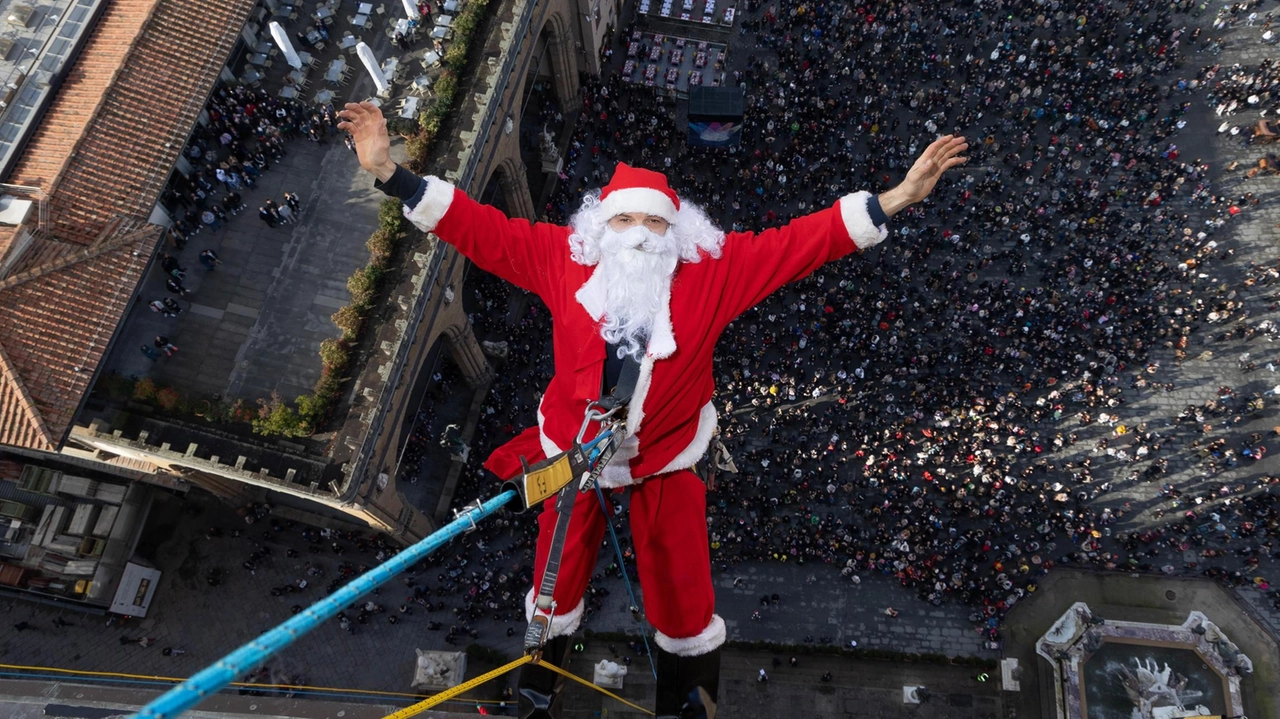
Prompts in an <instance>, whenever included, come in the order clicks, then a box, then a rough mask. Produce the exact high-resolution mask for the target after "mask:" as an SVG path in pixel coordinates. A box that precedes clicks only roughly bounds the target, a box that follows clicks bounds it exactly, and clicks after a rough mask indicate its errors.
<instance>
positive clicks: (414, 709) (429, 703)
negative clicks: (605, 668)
mask: <svg viewBox="0 0 1280 719" xmlns="http://www.w3.org/2000/svg"><path fill="white" fill-rule="evenodd" d="M530 662H533V657H532V656H530V655H527V654H526V655H525V656H523V657H520V658H519V659H517V660H515V661H514V662H511V663H510V664H507V665H505V666H501V667H498V668H497V669H494V670H493V671H491V672H488V673H487V674H481V675H480V676H478V677H476V678H475V679H469V680H467V681H465V682H463V683H461V684H459V685H458V686H456V687H453V688H452V689H446V690H445V691H442V692H440V693H439V694H437V695H435V696H433V697H431V698H430V699H426V700H424V701H420V702H418V703H417V704H414V705H413V706H409V707H405V708H404V709H401V710H400V711H398V712H396V713H395V714H388V715H386V716H385V717H383V718H382V719H409V717H412V716H417V715H418V714H421V713H422V712H424V711H426V710H428V709H430V708H432V707H434V706H436V705H437V704H443V703H444V702H447V701H449V700H450V699H452V698H454V697H456V696H458V695H459V694H462V693H463V692H467V691H470V690H472V689H475V688H476V687H478V686H480V685H481V684H484V683H485V682H487V681H489V680H490V679H496V678H498V677H500V676H502V675H503V674H506V673H507V672H509V671H511V670H512V669H515V668H516V667H518V666H522V665H524V664H528V663H530ZM534 663H536V664H537V665H538V666H540V667H542V668H544V669H550V670H551V671H553V672H555V673H556V674H559V675H561V676H563V677H568V678H569V679H572V680H574V681H575V682H577V683H579V684H581V685H583V686H586V687H591V688H592V689H595V690H596V691H598V692H600V693H601V694H604V695H605V696H608V697H609V698H610V699H616V700H618V701H620V702H622V703H623V704H626V705H627V706H629V707H631V708H632V709H635V710H637V711H641V712H644V713H645V714H648V715H649V716H653V712H651V711H649V710H648V709H645V708H644V707H642V706H639V705H637V704H632V703H631V702H629V701H627V700H626V699H623V698H622V697H620V696H618V695H617V694H614V693H613V692H611V691H609V690H608V689H605V688H604V687H598V686H596V685H595V684H592V683H591V682H589V681H587V680H586V679H583V678H582V677H580V676H578V675H576V674H573V673H570V672H567V671H565V670H564V669H561V668H560V667H557V666H555V665H554V664H548V663H547V662H545V661H543V660H541V659H539V660H538V661H537V662H534Z"/></svg>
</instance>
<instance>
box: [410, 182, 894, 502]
mask: <svg viewBox="0 0 1280 719" xmlns="http://www.w3.org/2000/svg"><path fill="white" fill-rule="evenodd" d="M869 198H870V195H869V194H868V193H866V192H858V193H853V194H851V195H847V196H845V197H843V198H841V199H840V200H839V201H838V202H837V203H836V204H835V205H834V206H832V207H830V208H828V209H825V210H821V211H819V212H815V213H813V214H811V215H807V216H805V217H801V218H799V219H796V220H794V221H792V222H791V223H790V224H788V225H786V226H785V227H781V228H775V229H770V230H765V231H763V232H759V233H751V232H735V233H730V234H728V235H727V236H726V237H725V240H724V245H723V249H722V254H721V256H720V257H719V258H718V259H713V258H711V257H710V256H704V257H703V259H702V261H701V262H697V263H687V262H686V263H681V264H680V265H679V266H678V267H677V268H676V273H675V277H674V278H673V280H672V283H671V297H670V299H669V310H670V328H669V329H670V332H669V333H668V332H664V331H662V328H658V327H655V330H654V332H653V335H654V339H652V340H650V343H649V347H648V352H647V353H646V356H645V358H644V359H643V360H642V362H641V366H640V379H639V381H638V382H637V385H636V390H635V394H634V395H633V397H632V400H631V404H630V406H629V408H628V412H627V428H628V430H629V431H628V434H629V435H630V437H629V438H628V442H627V444H626V445H624V446H623V447H622V448H621V449H620V450H619V452H618V453H617V454H616V455H615V456H614V459H613V461H611V462H610V465H609V466H608V467H606V469H605V471H604V475H603V477H602V480H601V484H602V485H604V486H607V487H616V486H622V485H625V484H630V483H633V482H635V481H638V480H642V479H644V478H646V477H651V476H654V475H659V474H664V473H667V472H673V471H675V470H679V469H685V468H688V467H692V466H693V465H694V463H696V462H697V461H698V460H699V459H701V458H702V456H703V455H704V454H705V453H706V451H707V446H708V445H709V444H710V442H711V438H712V436H713V435H714V433H715V430H716V410H715V407H714V406H713V405H712V402H711V396H712V394H713V393H714V391H715V384H714V380H713V378H712V354H713V352H714V350H715V345H716V340H717V339H718V338H719V337H720V333H721V332H722V331H724V328H725V326H726V325H728V324H729V323H730V322H732V321H733V320H734V319H735V318H736V317H738V316H739V315H741V314H742V313H743V312H745V311H746V310H748V309H750V308H751V307H753V306H755V305H756V304H757V303H759V302H760V301H761V300H763V299H764V298H765V297H767V296H768V295H769V294H770V293H772V292H773V291H774V290H776V289H778V288H779V287H782V286H783V285H785V284H787V283H788V282H794V281H796V280H799V279H801V278H803V277H805V276H807V275H808V274H809V273H811V272H813V271H814V270H816V269H818V268H819V267H821V266H822V265H823V264H824V263H827V262H830V261H832V260H836V259H839V258H840V257H843V256H845V255H847V254H849V253H850V252H853V251H854V250H857V249H864V248H866V247H870V246H871V245H874V244H876V243H878V242H880V241H881V240H883V239H884V237H885V236H886V231H885V230H884V229H883V228H880V227H877V226H876V225H875V224H874V223H873V222H872V220H871V216H870V215H869V213H868V211H867V200H868V199H869ZM405 216H406V217H408V218H409V220H411V221H412V222H413V223H414V224H415V225H416V226H417V227H419V228H420V229H422V230H424V231H430V232H434V233H435V234H436V235H437V236H438V237H439V238H440V239H442V240H444V241H445V242H448V243H449V244H451V245H453V246H454V247H456V248H457V249H458V251H459V252H461V253H462V254H463V255H465V256H466V257H467V258H468V259H470V260H471V261H472V262H474V263H475V264H476V265H477V266H478V267H480V268H481V269H484V270H485V271H487V272H491V273H493V274H495V275H497V276H499V277H501V278H503V279H505V280H507V281H508V282H511V283H512V284H514V285H516V286H518V287H522V288H524V289H526V290H529V291H530V292H533V293H535V294H537V295H538V296H539V297H541V298H542V301H543V302H544V303H546V305H547V308H548V309H549V310H550V311H551V314H552V317H553V318H554V330H553V336H552V343H553V347H554V351H555V376H554V377H552V379H551V383H550V384H549V385H548V386H547V389H546V392H545V393H544V395H543V398H542V403H541V406H540V407H539V411H538V427H536V428H530V429H529V430H528V431H526V432H525V433H524V434H522V435H520V436H519V437H517V438H516V439H514V440H512V441H511V442H509V443H507V444H506V445H504V446H503V447H501V448H500V449H498V450H497V451H495V452H494V454H493V456H491V457H490V458H489V460H488V462H486V464H485V466H486V467H488V468H489V469H490V470H492V471H493V472H494V473H495V474H497V475H498V476H500V477H503V478H509V477H512V476H515V475H516V474H518V473H519V471H520V462H519V458H520V457H521V456H523V457H525V458H526V459H527V460H528V462H529V463H530V464H532V463H534V462H536V461H540V460H541V459H543V458H544V457H547V456H553V455H555V454H557V453H559V452H561V451H563V450H564V449H565V448H567V447H568V446H569V445H570V444H571V443H572V442H573V439H574V437H575V435H576V434H577V432H578V428H579V427H580V426H581V424H582V418H583V412H584V410H585V409H586V406H587V402H588V401H589V400H594V399H598V398H599V396H600V388H601V384H602V382H603V373H604V359H605V342H604V339H603V338H602V337H601V336H600V329H599V325H598V323H597V322H596V321H595V320H593V319H592V317H591V315H589V314H588V313H587V310H586V309H585V308H584V307H583V306H582V305H581V304H580V303H579V302H578V300H577V298H576V297H575V294H576V293H577V291H578V290H579V288H581V287H582V285H583V284H584V283H585V282H586V281H587V279H588V278H589V277H590V276H591V274H592V272H593V271H594V267H593V266H584V265H580V264H577V263H576V262H574V261H573V260H572V259H571V257H570V250H569V234H570V229H569V228H567V227H563V226H559V225H553V224H548V223H530V222H529V221H527V220H523V219H509V218H507V217H506V216H505V215H503V214H502V212H501V211H499V210H497V209H495V208H493V207H489V206H487V205H482V204H480V203H477V202H476V201H474V200H472V199H471V198H470V197H468V196H467V195H466V193H464V192H462V191H461V190H458V189H456V188H454V187H453V186H452V185H450V184H449V183H447V182H445V181H443V180H440V179H439V178H436V177H428V178H427V187H426V191H425V193H424V194H423V197H422V200H421V201H420V202H418V203H417V205H415V206H414V207H411V208H410V207H406V208H405ZM594 431H595V428H594V427H593V428H592V429H591V430H590V431H589V432H588V434H587V437H588V438H590V437H592V436H594V434H593V433H594Z"/></svg>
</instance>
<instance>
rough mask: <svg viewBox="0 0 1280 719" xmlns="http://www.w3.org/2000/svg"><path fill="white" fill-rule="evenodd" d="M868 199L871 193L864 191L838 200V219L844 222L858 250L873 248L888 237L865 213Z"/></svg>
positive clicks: (885, 231) (869, 215)
mask: <svg viewBox="0 0 1280 719" xmlns="http://www.w3.org/2000/svg"><path fill="white" fill-rule="evenodd" d="M870 199H871V193H870V192H865V191H863V192H854V193H852V194H848V195H845V196H844V197H841V198H840V219H842V220H844V227H845V229H846V230H848V231H849V238H850V239H852V240H853V244H855V245H857V246H858V249H860V250H865V249H867V248H869V247H875V246H876V245H878V244H880V243H881V242H883V241H884V239H885V238H886V237H888V236H889V230H888V229H887V228H881V227H876V225H875V223H873V222H872V221H871V213H869V212H867V201H868V200H870Z"/></svg>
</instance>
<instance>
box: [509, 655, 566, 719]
mask: <svg viewBox="0 0 1280 719" xmlns="http://www.w3.org/2000/svg"><path fill="white" fill-rule="evenodd" d="M569 645H570V639H569V637H556V638H555V639H548V640H547V643H546V644H544V645H543V647H542V660H543V661H545V662H546V663H548V664H553V665H555V666H557V667H561V668H563V667H564V665H565V664H566V663H567V662H566V660H567V659H568V658H569ZM565 681H566V680H565V678H564V677H562V676H560V675H559V674H556V673H555V672H553V671H551V670H550V669H544V668H542V667H540V666H537V665H535V664H525V665H524V666H522V667H520V685H519V687H520V689H519V695H520V711H519V717H520V719H559V717H560V709H561V707H562V705H563V704H564V692H563V690H564V683H565Z"/></svg>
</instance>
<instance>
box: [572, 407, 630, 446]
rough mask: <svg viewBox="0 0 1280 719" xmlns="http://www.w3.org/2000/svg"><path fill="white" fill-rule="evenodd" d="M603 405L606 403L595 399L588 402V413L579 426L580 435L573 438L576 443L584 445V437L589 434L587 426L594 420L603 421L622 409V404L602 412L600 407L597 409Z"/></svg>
mask: <svg viewBox="0 0 1280 719" xmlns="http://www.w3.org/2000/svg"><path fill="white" fill-rule="evenodd" d="M603 406H604V405H602V404H600V403H599V402H595V401H592V402H590V403H588V404H587V411H586V414H584V415H583V417H582V426H581V427H579V428H578V436H577V437H575V438H574V440H573V443H574V444H576V445H578V446H581V445H582V439H583V438H584V437H586V436H587V428H588V427H590V426H591V423H592V422H603V421H604V420H606V419H609V418H610V417H612V416H614V415H615V414H617V413H618V410H620V409H622V405H618V406H616V407H612V408H610V409H609V410H607V411H605V412H601V411H600V410H599V409H597V408H599V407H603Z"/></svg>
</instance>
